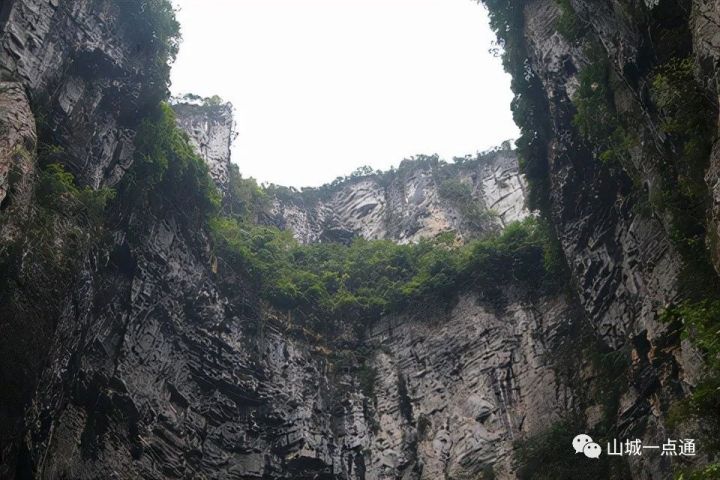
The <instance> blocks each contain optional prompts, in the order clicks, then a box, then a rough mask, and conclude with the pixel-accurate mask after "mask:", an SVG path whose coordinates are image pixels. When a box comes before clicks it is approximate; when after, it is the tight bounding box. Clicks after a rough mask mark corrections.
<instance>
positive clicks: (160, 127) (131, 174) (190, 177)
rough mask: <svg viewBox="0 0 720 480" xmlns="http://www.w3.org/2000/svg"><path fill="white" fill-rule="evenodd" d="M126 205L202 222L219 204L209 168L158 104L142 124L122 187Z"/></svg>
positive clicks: (172, 116)
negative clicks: (172, 213)
mask: <svg viewBox="0 0 720 480" xmlns="http://www.w3.org/2000/svg"><path fill="white" fill-rule="evenodd" d="M121 194H122V197H123V200H124V201H125V202H128V204H129V205H130V206H133V207H139V208H143V209H155V210H157V209H168V208H171V209H175V210H176V211H177V212H179V213H180V214H181V215H180V216H181V218H185V219H187V220H189V221H193V220H194V221H201V220H203V219H205V218H207V217H208V216H209V215H210V214H211V213H213V212H215V211H216V210H217V208H218V206H219V204H220V197H219V195H218V193H217V190H216V188H215V185H214V184H213V182H212V179H211V178H210V176H209V175H208V167H207V165H206V164H205V162H204V161H203V160H202V158H200V156H199V155H198V154H197V153H195V151H194V150H193V147H192V145H190V143H189V140H188V137H187V134H185V133H184V132H182V131H181V130H180V129H179V128H178V127H177V124H176V121H175V114H174V113H173V111H172V109H171V108H170V106H169V105H167V104H166V103H162V104H160V105H159V106H158V107H157V108H156V109H155V110H154V111H153V112H152V113H151V114H150V115H148V116H147V117H146V118H145V120H143V122H142V123H141V124H140V126H139V128H138V131H137V135H136V137H135V160H134V162H133V166H132V168H131V169H130V170H129V171H128V172H127V174H126V175H125V177H124V179H123V183H122V186H121Z"/></svg>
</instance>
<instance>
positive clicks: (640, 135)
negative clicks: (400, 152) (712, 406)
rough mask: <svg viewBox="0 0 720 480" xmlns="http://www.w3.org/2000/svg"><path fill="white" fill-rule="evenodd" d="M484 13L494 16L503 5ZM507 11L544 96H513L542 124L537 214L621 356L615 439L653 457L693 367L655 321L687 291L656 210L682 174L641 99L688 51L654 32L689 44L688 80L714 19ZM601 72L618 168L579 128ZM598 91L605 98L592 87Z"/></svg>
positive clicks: (679, 6)
mask: <svg viewBox="0 0 720 480" xmlns="http://www.w3.org/2000/svg"><path fill="white" fill-rule="evenodd" d="M487 3H488V4H494V5H495V7H493V8H499V7H497V5H498V4H499V3H500V2H487ZM510 8H511V7H508V9H510ZM517 8H518V10H519V11H520V12H521V18H522V22H521V23H520V30H521V31H520V32H519V34H518V35H517V36H514V37H513V41H514V42H515V43H514V46H513V47H512V48H515V49H516V50H514V51H518V49H520V48H524V51H525V53H526V54H527V58H528V60H527V62H526V63H525V64H524V65H525V66H524V67H523V68H524V72H525V73H524V74H523V76H524V78H525V81H526V82H527V83H528V84H529V85H531V87H530V88H533V87H532V86H534V85H537V86H538V87H539V92H541V93H539V94H538V93H527V92H525V93H523V94H526V93H527V94H528V95H535V96H536V98H537V103H536V104H535V105H536V108H537V109H538V111H542V112H543V115H542V116H541V117H539V118H541V120H540V122H536V123H535V126H534V127H530V128H538V129H539V131H542V132H543V133H542V134H540V137H543V136H544V138H542V139H540V138H538V143H540V142H542V146H539V147H537V150H535V153H534V155H535V157H536V159H537V161H538V164H542V163H545V166H544V167H542V168H543V169H544V173H543V174H542V175H538V177H542V179H539V178H538V179H536V182H537V188H538V189H541V188H544V189H545V191H544V192H543V193H545V194H546V195H547V198H546V205H545V211H546V214H547V215H548V216H549V218H550V219H551V222H552V223H553V224H554V226H555V228H556V231H557V234H558V237H559V240H560V242H561V244H562V247H563V250H564V253H565V256H566V258H567V261H568V264H569V266H570V268H571V270H572V275H573V279H574V287H575V288H574V290H575V292H576V294H577V296H578V298H579V301H580V303H581V305H582V306H583V307H584V311H585V316H586V318H587V319H588V320H589V323H590V324H591V325H592V327H593V329H594V330H595V331H596V332H597V335H598V336H600V337H601V338H602V339H603V340H604V342H605V343H606V344H607V345H608V346H609V347H610V348H612V349H617V350H622V349H623V348H627V349H629V350H630V355H631V357H632V359H633V367H632V368H631V369H630V370H629V372H628V376H627V379H626V381H627V383H628V385H629V389H628V391H627V392H626V393H625V394H623V397H622V399H621V402H620V405H619V408H618V410H617V412H615V416H616V417H615V418H616V422H617V423H616V426H617V429H618V434H619V436H620V437H623V438H624V437H629V436H632V437H633V438H635V437H637V438H640V439H642V440H643V442H646V443H658V442H660V443H662V442H663V441H664V440H665V439H666V438H667V437H668V432H669V430H668V426H667V424H666V419H667V411H668V408H669V405H670V404H672V403H673V402H674V401H675V400H677V399H678V398H681V397H683V396H684V395H686V394H687V393H688V392H689V391H690V390H691V389H692V387H693V386H694V385H695V384H696V382H697V379H698V378H699V377H698V375H700V374H701V371H702V360H701V355H700V354H699V352H697V351H696V350H695V349H694V348H693V347H692V346H691V345H690V344H689V342H687V341H681V340H680V339H679V338H678V336H677V332H675V331H673V328H672V327H670V326H669V325H667V324H664V323H662V322H660V321H659V318H660V315H661V313H662V312H663V310H664V309H665V308H666V307H668V306H670V305H673V304H674V303H678V302H681V301H682V300H683V299H684V298H686V297H685V295H686V294H687V293H685V294H684V293H683V292H682V289H683V287H684V284H683V282H687V281H688V277H687V276H686V277H681V275H682V272H683V271H684V265H685V261H686V259H684V258H683V256H682V254H681V251H680V247H679V246H678V245H679V243H678V241H677V237H679V236H680V235H679V234H678V233H677V232H678V230H677V227H676V225H677V222H678V215H677V214H673V213H669V212H668V210H667V209H663V207H661V206H660V205H659V203H660V202H657V201H656V200H655V199H657V198H659V197H662V196H663V195H665V196H666V197H667V196H669V194H667V193H666V192H667V191H668V190H672V189H680V188H682V187H681V186H678V184H677V183H676V184H675V185H674V186H671V185H673V184H672V182H668V167H667V165H668V164H672V163H675V164H676V165H678V167H673V168H676V169H677V170H678V171H680V172H682V171H683V170H682V168H683V167H684V165H683V160H684V159H683V153H682V152H681V151H679V150H678V148H677V147H676V146H675V145H674V144H673V143H672V140H671V139H669V137H668V134H667V133H666V132H664V131H663V128H662V125H663V121H664V118H665V117H663V116H662V115H663V114H666V113H667V112H665V113H661V112H659V111H658V107H657V106H656V105H655V104H654V103H653V101H654V98H653V97H652V94H651V89H652V88H653V85H652V82H653V78H654V75H656V74H657V72H658V71H660V70H658V69H659V68H661V66H662V65H661V64H662V63H663V62H665V61H666V58H668V57H669V56H671V55H681V54H682V51H683V48H685V45H686V44H685V43H683V42H684V40H683V39H684V37H683V36H682V34H680V33H679V34H677V36H676V37H672V36H670V34H667V36H665V37H663V36H661V34H660V33H658V32H663V29H667V30H671V29H675V30H672V31H678V32H682V31H684V30H683V29H684V28H686V27H688V26H689V27H690V32H691V34H692V40H693V42H694V44H695V51H694V52H693V54H692V55H694V56H693V57H691V58H694V59H695V61H696V62H697V63H696V67H697V66H698V65H699V66H701V67H702V69H703V70H704V71H705V72H708V71H709V72H711V73H712V75H714V70H713V69H714V68H715V67H714V65H715V64H716V62H714V61H713V59H714V58H716V55H717V53H716V48H715V47H714V42H715V37H716V36H717V24H716V23H714V22H713V18H715V16H716V8H717V6H716V5H715V6H710V5H709V3H706V2H669V1H663V2H644V3H643V2H624V1H617V0H609V1H600V2H590V1H584V0H572V1H570V2H556V1H554V0H528V1H525V2H522V3H521V4H520V3H518V4H517ZM498 11H499V10H498ZM667 12H675V13H674V14H669V13H667ZM678 12H679V13H678ZM563 22H564V23H563ZM568 24H570V25H571V26H570V27H569V26H568ZM563 29H564V31H561V30H563ZM573 29H574V30H573ZM516 33H517V32H516ZM653 35H655V36H653ZM518 45H521V47H520V46H518ZM663 49H664V50H663ZM673 49H674V50H673ZM676 51H677V52H680V53H676ZM512 62H520V60H512V61H511V63H510V65H511V68H514V69H516V71H519V70H520V68H519V66H518V65H516V64H515V63H512ZM604 62H607V65H608V66H609V67H608V71H609V73H608V74H607V77H606V79H605V80H603V78H602V77H599V78H598V79H597V80H595V82H596V83H594V84H592V83H590V84H589V85H588V86H589V88H591V89H593V90H597V89H599V88H608V89H609V92H610V93H609V98H608V103H609V105H610V107H609V108H610V109H611V111H612V112H614V113H613V115H615V114H616V115H617V116H618V117H619V118H621V119H622V121H620V124H621V125H623V126H624V128H625V130H624V132H623V133H624V134H625V135H626V137H625V138H626V139H628V140H627V145H622V146H620V147H618V148H617V150H619V153H618V152H617V151H613V152H610V153H609V154H608V153H606V155H607V157H610V156H611V155H612V154H615V156H616V158H615V159H614V160H612V159H611V160H607V157H606V159H601V151H602V150H603V147H602V145H599V144H598V143H597V142H598V141H604V140H605V139H599V140H598V139H594V140H590V141H588V138H584V137H583V135H581V134H580V132H579V130H580V126H579V125H580V124H579V123H578V122H577V121H576V120H575V118H577V115H578V114H577V111H578V108H580V107H578V105H579V101H578V95H579V93H578V92H579V91H580V88H581V84H582V81H583V80H582V78H583V72H584V71H587V70H589V69H591V68H596V69H597V68H598V65H603V63H604ZM711 65H713V66H712V67H711ZM699 78H700V79H701V80H702V81H708V80H709V81H708V82H707V83H708V85H709V86H710V88H711V89H712V91H713V92H714V91H715V88H716V87H715V82H714V80H713V78H714V76H710V77H708V76H704V75H699ZM603 81H606V82H608V86H603V85H601V83H600V82H603ZM686 87H687V88H693V87H692V86H691V85H686ZM586 88H587V87H586ZM586 95H587V93H586ZM594 108H595V109H594V110H590V111H588V112H584V113H585V114H586V115H589V116H590V117H589V118H588V119H587V120H586V121H588V122H595V123H596V124H598V123H600V122H602V121H603V120H602V115H603V113H602V111H601V110H600V106H595V107H594ZM593 116H595V118H594V119H593ZM629 119H630V120H629ZM593 142H595V143H593ZM616 147H617V146H616ZM605 148H607V147H605ZM540 157H544V158H543V159H542V161H541V160H540ZM668 158H669V159H671V160H667V159H668ZM713 158H714V157H713ZM714 163H716V162H715V160H712V161H711V167H710V169H709V170H708V173H707V176H706V178H707V180H708V182H709V186H710V188H711V189H716V178H717V177H716V173H714V172H716V170H717V168H716V166H715V165H714ZM678 175H679V176H680V177H681V176H682V173H680V174H678ZM672 181H676V180H675V179H674V178H673V179H672ZM543 182H544V183H543ZM541 185H544V186H541ZM680 185H682V180H681V181H680ZM715 210H716V208H715ZM713 212H714V211H713ZM713 215H715V213H713ZM702 240H703V239H700V241H702ZM710 245H716V243H712V242H710ZM624 381H625V380H624ZM630 465H631V470H632V474H633V478H668V477H669V476H670V475H671V472H672V469H673V468H674V466H673V464H672V461H669V460H668V459H666V458H665V459H663V458H661V457H653V456H647V455H646V456H641V457H637V458H631V459H630Z"/></svg>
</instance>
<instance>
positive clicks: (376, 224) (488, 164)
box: [271, 150, 528, 243]
mask: <svg viewBox="0 0 720 480" xmlns="http://www.w3.org/2000/svg"><path fill="white" fill-rule="evenodd" d="M450 178H451V179H452V181H454V182H460V183H462V184H464V185H466V186H467V187H468V188H469V191H470V192H471V199H472V202H474V203H475V204H476V208H478V209H479V210H482V211H487V212H488V213H489V215H487V218H479V219H477V220H474V221H473V220H471V219H469V218H467V216H466V215H464V212H463V208H462V207H463V206H462V205H458V204H457V202H453V199H452V198H447V196H443V193H442V184H443V182H444V181H448V179H450ZM525 188H526V186H525V182H524V180H523V178H522V176H521V175H520V173H519V172H518V163H517V158H516V156H515V153H514V152H513V151H512V150H499V151H497V152H493V153H489V154H485V155H481V156H479V157H478V158H477V159H474V160H471V161H468V162H467V164H461V165H444V164H443V163H440V162H438V160H437V159H434V158H431V159H424V160H422V159H421V160H414V161H413V160H406V161H404V163H403V165H401V167H400V168H399V169H398V170H397V171H391V172H385V173H382V174H370V175H366V176H362V177H360V178H350V179H348V180H345V181H343V182H340V183H339V184H338V185H332V186H325V187H322V188H321V190H320V192H313V189H310V192H311V193H316V194H315V195H312V194H311V195H308V193H307V192H305V195H302V194H299V192H291V193H292V194H287V193H286V195H283V196H280V195H278V196H276V198H275V199H274V201H273V207H272V212H271V214H272V215H273V216H274V217H275V218H274V223H276V224H277V225H279V226H281V227H283V228H288V229H290V230H292V232H293V234H294V235H295V237H296V238H297V239H298V240H300V241H301V242H303V243H311V242H318V241H327V240H338V239H340V240H342V239H349V238H352V237H354V236H359V237H363V238H368V239H391V240H395V241H398V242H402V243H406V242H415V241H417V240H419V239H420V238H432V237H434V236H436V235H438V234H439V233H442V232H444V231H454V232H456V233H457V234H458V235H459V236H460V237H468V236H473V235H475V236H477V235H479V234H482V233H487V232H491V231H495V230H498V229H500V228H502V227H503V226H504V225H506V224H507V223H509V222H512V221H516V220H521V219H523V218H525V217H526V216H527V215H528V210H527V208H526V206H525ZM293 194H294V195H293ZM318 197H319V198H318Z"/></svg>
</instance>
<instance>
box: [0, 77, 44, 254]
mask: <svg viewBox="0 0 720 480" xmlns="http://www.w3.org/2000/svg"><path fill="white" fill-rule="evenodd" d="M0 131H2V136H1V137H0V211H7V210H8V209H10V208H11V207H19V209H20V210H22V209H23V208H27V207H28V206H29V202H30V191H31V188H30V179H29V177H30V176H31V174H32V173H33V171H34V168H35V164H34V161H33V155H34V152H35V145H36V142H37V134H36V132H35V118H34V117H33V114H32V111H30V104H29V102H28V99H27V96H26V95H25V91H24V90H23V87H22V85H21V84H19V83H11V82H0ZM14 209H15V208H14ZM2 233H3V235H7V234H8V232H2ZM5 240H7V238H6V239H5Z"/></svg>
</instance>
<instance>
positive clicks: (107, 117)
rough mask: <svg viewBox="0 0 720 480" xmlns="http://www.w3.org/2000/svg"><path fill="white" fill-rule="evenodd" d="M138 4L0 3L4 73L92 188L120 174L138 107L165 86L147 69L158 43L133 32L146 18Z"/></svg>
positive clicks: (155, 98) (22, 0)
mask: <svg viewBox="0 0 720 480" xmlns="http://www.w3.org/2000/svg"><path fill="white" fill-rule="evenodd" d="M139 6H140V3H137V4H133V3H129V2H127V3H126V2H110V1H101V2H92V1H77V2H64V1H56V0H52V1H51V0H6V1H4V2H3V4H2V6H0V25H1V28H2V30H0V68H1V70H0V71H1V72H2V77H3V79H11V80H14V81H19V82H21V83H22V84H23V85H24V87H25V88H26V89H27V91H28V94H29V97H30V98H31V100H32V101H33V102H34V103H35V105H36V110H38V111H36V112H35V113H36V114H37V115H38V117H39V118H41V119H42V122H43V125H42V129H43V130H44V131H47V132H49V135H48V138H46V139H45V141H47V142H50V143H52V144H54V145H57V146H59V147H62V148H63V149H65V151H66V154H67V155H66V156H65V158H66V161H67V165H68V167H69V168H70V169H71V170H72V171H73V173H75V174H77V175H79V176H80V177H81V178H82V180H83V182H84V183H87V184H90V185H92V186H94V187H97V186H99V185H101V184H115V183H116V182H117V181H118V180H119V179H120V178H121V177H122V175H123V173H124V171H125V170H126V169H127V168H128V166H129V164H130V162H131V161H132V136H133V130H132V127H133V126H134V124H135V122H137V121H138V119H139V116H140V115H139V112H140V111H141V110H142V109H143V108H144V107H146V106H147V105H154V104H155V103H156V102H157V101H158V100H159V99H160V98H162V97H163V96H164V95H165V91H166V85H165V84H164V79H163V78H162V77H159V78H158V77H155V76H153V75H152V73H154V72H155V68H147V65H154V64H155V61H156V55H157V51H156V48H155V47H156V46H154V45H150V44H148V43H147V42H145V41H144V40H142V39H140V38H138V37H137V32H135V31H133V29H134V26H135V25H141V24H142V22H143V20H142V19H140V20H138V17H136V16H135V15H136V12H135V11H134V10H135V9H137V8H139ZM138 15H140V14H138ZM134 22H137V23H134ZM134 36H135V37H134ZM138 42H141V43H138Z"/></svg>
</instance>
